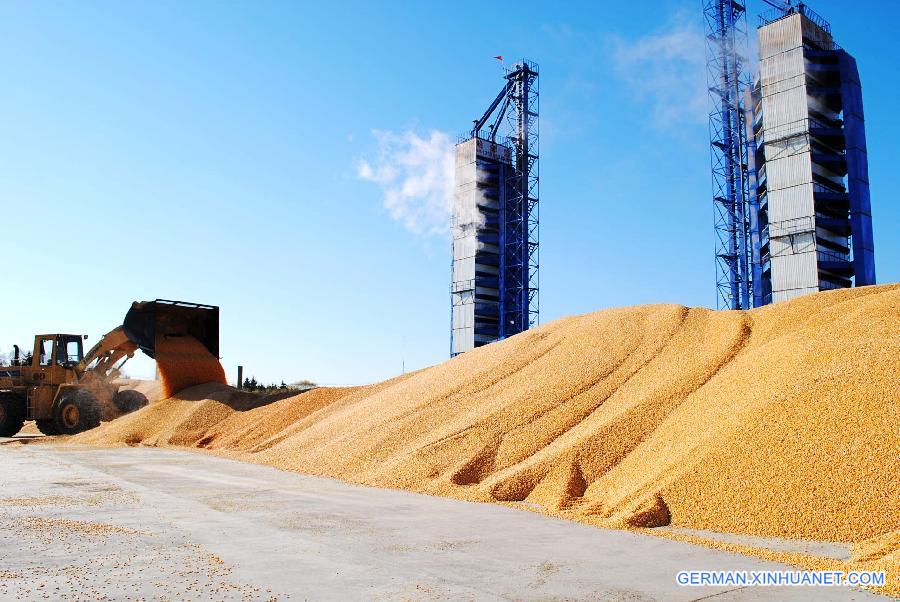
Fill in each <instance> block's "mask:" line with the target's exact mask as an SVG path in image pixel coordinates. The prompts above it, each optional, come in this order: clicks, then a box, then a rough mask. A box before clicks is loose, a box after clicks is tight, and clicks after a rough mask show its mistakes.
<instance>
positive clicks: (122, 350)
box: [75, 326, 138, 379]
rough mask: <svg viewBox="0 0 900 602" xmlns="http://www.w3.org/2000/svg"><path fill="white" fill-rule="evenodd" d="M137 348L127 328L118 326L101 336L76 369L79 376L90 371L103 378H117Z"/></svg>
mask: <svg viewBox="0 0 900 602" xmlns="http://www.w3.org/2000/svg"><path fill="white" fill-rule="evenodd" d="M137 350H138V346H137V345H136V344H135V343H134V342H133V341H131V340H130V339H129V338H128V336H127V335H126V334H125V329H124V328H123V327H122V326H118V327H116V328H114V329H112V330H110V331H109V332H107V333H106V334H105V335H103V336H102V337H100V340H99V341H98V342H97V344H96V345H94V346H93V347H92V348H91V350H90V351H88V352H87V354H85V356H84V359H83V360H81V361H80V362H79V363H78V365H77V366H76V367H75V370H76V371H77V372H78V374H79V376H84V375H86V374H88V373H90V374H92V375H95V376H97V377H100V378H103V379H111V378H116V377H118V375H119V369H120V368H121V367H122V364H124V363H125V362H126V361H128V359H130V358H131V357H132V356H134V353H135V352H136V351H137ZM123 358H124V361H123Z"/></svg>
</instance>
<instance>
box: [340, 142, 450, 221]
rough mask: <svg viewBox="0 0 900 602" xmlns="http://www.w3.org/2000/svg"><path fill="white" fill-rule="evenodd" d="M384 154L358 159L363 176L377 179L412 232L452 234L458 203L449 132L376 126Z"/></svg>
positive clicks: (391, 209)
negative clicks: (452, 217) (421, 132)
mask: <svg viewBox="0 0 900 602" xmlns="http://www.w3.org/2000/svg"><path fill="white" fill-rule="evenodd" d="M372 134H373V135H374V136H375V138H376V139H377V141H378V155H377V157H375V158H374V159H372V160H369V159H362V160H360V161H359V162H358V163H357V176H358V177H359V178H360V179H362V180H366V181H369V182H374V183H375V184H377V185H378V186H379V187H380V188H381V190H382V193H383V196H384V198H383V201H382V202H383V204H384V208H385V209H387V211H388V213H389V214H390V216H391V218H393V219H395V220H397V221H398V222H400V223H401V224H403V227H405V228H406V229H407V230H409V231H410V232H412V233H414V234H417V235H423V236H430V235H440V236H446V235H447V233H448V230H449V224H450V213H451V209H452V206H453V171H454V154H453V153H454V145H453V143H452V142H451V141H450V137H449V136H448V135H447V134H444V133H443V132H438V131H435V130H432V131H430V132H428V134H427V135H425V136H424V137H422V136H419V134H418V133H416V132H415V131H412V130H406V131H403V132H392V131H379V130H374V131H373V132H372Z"/></svg>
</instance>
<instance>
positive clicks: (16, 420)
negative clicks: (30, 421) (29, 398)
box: [0, 393, 25, 437]
mask: <svg viewBox="0 0 900 602" xmlns="http://www.w3.org/2000/svg"><path fill="white" fill-rule="evenodd" d="M24 424H25V408H24V406H23V404H22V400H21V399H19V398H18V397H16V396H15V395H10V394H8V393H0V437H13V436H15V434H16V433H18V432H19V431H20V430H22V426H23V425H24Z"/></svg>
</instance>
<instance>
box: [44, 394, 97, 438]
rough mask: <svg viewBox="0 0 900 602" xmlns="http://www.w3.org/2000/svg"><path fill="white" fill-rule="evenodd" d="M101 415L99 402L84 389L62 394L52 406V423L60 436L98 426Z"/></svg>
mask: <svg viewBox="0 0 900 602" xmlns="http://www.w3.org/2000/svg"><path fill="white" fill-rule="evenodd" d="M102 413H103V411H102V409H101V408H100V402H98V401H97V398H96V397H94V394H93V393H91V392H90V391H88V390H86V389H76V390H74V391H70V392H67V393H64V394H63V395H62V396H61V397H60V398H59V399H57V400H56V403H55V404H53V422H54V423H55V424H56V429H57V430H58V431H59V434H61V435H74V434H75V433H81V432H83V431H86V430H88V429H92V428H94V427H97V426H100V416H101V415H102Z"/></svg>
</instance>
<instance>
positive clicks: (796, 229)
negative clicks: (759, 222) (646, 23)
mask: <svg viewBox="0 0 900 602" xmlns="http://www.w3.org/2000/svg"><path fill="white" fill-rule="evenodd" d="M766 228H767V229H768V231H769V236H770V237H771V238H777V237H779V236H790V235H791V234H799V233H801V232H813V231H814V230H815V229H816V223H815V220H814V219H813V217H812V216H810V215H804V216H802V217H795V218H792V219H784V220H780V221H776V222H771V223H769V224H768V225H767V226H766Z"/></svg>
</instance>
